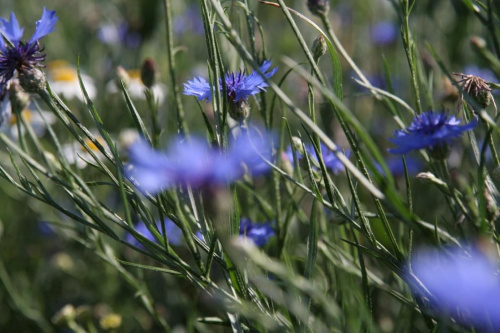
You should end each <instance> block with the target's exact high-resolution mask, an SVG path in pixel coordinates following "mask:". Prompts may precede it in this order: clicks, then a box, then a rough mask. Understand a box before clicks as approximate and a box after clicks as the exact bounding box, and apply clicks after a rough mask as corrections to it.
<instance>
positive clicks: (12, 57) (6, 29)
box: [0, 7, 57, 97]
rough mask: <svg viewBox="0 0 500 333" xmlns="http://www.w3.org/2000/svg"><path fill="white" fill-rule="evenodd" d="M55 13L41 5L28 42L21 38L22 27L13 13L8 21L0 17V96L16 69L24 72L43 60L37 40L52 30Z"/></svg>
mask: <svg viewBox="0 0 500 333" xmlns="http://www.w3.org/2000/svg"><path fill="white" fill-rule="evenodd" d="M55 13H56V12H55V11H52V10H47V9H46V8H45V7H43V13H42V17H41V18H40V20H38V21H37V22H36V28H35V32H34V33H33V36H31V38H30V40H29V41H28V42H25V41H22V40H21V39H22V37H23V32H24V28H21V27H20V26H19V23H18V22H17V19H16V15H15V14H14V13H11V14H10V20H9V21H7V20H6V19H4V18H0V33H1V35H2V36H0V97H1V96H2V95H3V94H5V88H6V85H7V82H8V81H9V80H10V79H12V77H14V74H15V72H16V71H17V72H18V73H24V72H26V71H29V70H31V69H33V68H37V67H39V66H40V65H41V62H43V61H44V60H45V55H44V54H43V53H42V51H43V48H42V47H41V46H40V43H39V40H40V39H41V38H42V37H44V36H46V35H48V34H49V33H51V32H52V31H54V26H55V24H56V22H57V17H56V16H55Z"/></svg>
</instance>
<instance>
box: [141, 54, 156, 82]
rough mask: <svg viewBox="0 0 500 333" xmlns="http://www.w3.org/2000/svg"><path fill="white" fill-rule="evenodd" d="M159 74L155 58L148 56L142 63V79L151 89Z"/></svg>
mask: <svg viewBox="0 0 500 333" xmlns="http://www.w3.org/2000/svg"><path fill="white" fill-rule="evenodd" d="M157 76H158V70H157V68H156V63H155V61H154V60H153V59H151V58H147V59H146V60H144V62H143V63H142V67H141V80H142V83H144V85H145V86H146V87H147V88H149V89H151V87H152V86H153V85H154V84H155V83H156V78H157Z"/></svg>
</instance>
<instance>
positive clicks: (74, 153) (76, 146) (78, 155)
mask: <svg viewBox="0 0 500 333" xmlns="http://www.w3.org/2000/svg"><path fill="white" fill-rule="evenodd" d="M95 138H96V141H97V142H98V143H99V144H101V146H103V147H106V145H105V143H104V139H103V138H102V137H101V136H99V135H95ZM84 142H85V144H86V145H87V147H88V149H89V150H87V148H85V147H84V146H83V145H82V144H80V142H78V141H73V142H70V143H66V144H63V145H62V147H61V150H62V151H61V152H62V154H63V155H64V157H65V158H66V161H67V162H68V163H69V164H75V165H76V167H77V168H78V169H85V168H86V167H87V166H88V165H89V164H91V163H94V162H95V160H94V157H93V156H92V154H91V153H90V151H92V153H93V154H94V155H95V157H96V158H98V159H99V160H102V159H104V154H103V153H102V152H101V151H100V150H99V147H98V146H97V145H96V144H95V143H93V142H92V141H91V140H90V139H89V138H86V139H84ZM108 152H109V151H108Z"/></svg>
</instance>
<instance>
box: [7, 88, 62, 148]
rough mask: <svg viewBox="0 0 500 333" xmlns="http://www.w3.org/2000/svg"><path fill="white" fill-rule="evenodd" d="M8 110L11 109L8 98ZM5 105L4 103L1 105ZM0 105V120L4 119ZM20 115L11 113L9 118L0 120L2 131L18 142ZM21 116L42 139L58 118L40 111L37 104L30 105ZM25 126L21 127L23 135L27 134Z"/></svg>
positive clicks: (50, 113)
mask: <svg viewBox="0 0 500 333" xmlns="http://www.w3.org/2000/svg"><path fill="white" fill-rule="evenodd" d="M8 95H9V94H7V96H8ZM5 99H6V100H7V103H5V104H6V108H7V109H8V110H10V109H11V103H10V102H9V99H8V98H5ZM1 104H3V103H1ZM1 104H0V118H1V117H2V113H3V107H2V106H1ZM18 116H19V115H18V114H12V113H11V112H10V111H9V113H8V116H7V118H5V119H4V120H5V121H3V120H1V119H0V131H1V132H3V133H5V134H7V135H8V136H9V137H10V138H12V139H15V140H17V139H18V138H19V130H18V128H17V121H18V120H17V117H18ZM21 116H22V117H23V119H24V121H25V123H26V124H28V126H31V130H32V131H33V133H34V134H35V135H36V136H37V137H42V136H43V135H44V134H45V132H46V130H47V125H52V124H54V123H55V121H56V116H55V115H54V113H52V112H48V111H42V110H38V109H37V107H36V106H35V104H29V105H27V107H26V108H24V109H23V110H22V112H21ZM25 132H26V131H25V128H24V126H22V127H21V135H24V134H25Z"/></svg>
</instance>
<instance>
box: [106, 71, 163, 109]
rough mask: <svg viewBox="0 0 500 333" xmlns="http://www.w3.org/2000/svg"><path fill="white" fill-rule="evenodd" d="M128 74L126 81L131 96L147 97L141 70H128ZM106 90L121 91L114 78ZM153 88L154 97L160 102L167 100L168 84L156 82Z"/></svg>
mask: <svg viewBox="0 0 500 333" xmlns="http://www.w3.org/2000/svg"><path fill="white" fill-rule="evenodd" d="M127 74H128V78H127V79H128V80H127V82H125V83H126V87H127V91H128V93H129V94H130V97H131V98H133V99H146V95H145V94H144V90H145V89H146V86H145V85H144V84H143V83H142V80H141V71H140V70H138V69H131V70H128V71H127ZM106 90H107V91H108V92H109V93H117V92H118V91H119V89H118V87H117V85H116V82H115V81H114V80H113V81H110V82H109V83H108V84H107V85H106ZM151 90H153V94H154V98H155V99H156V100H157V101H158V104H162V103H163V101H164V100H165V94H166V90H167V89H166V86H165V85H164V84H162V83H156V84H154V85H153V87H152V88H151Z"/></svg>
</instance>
